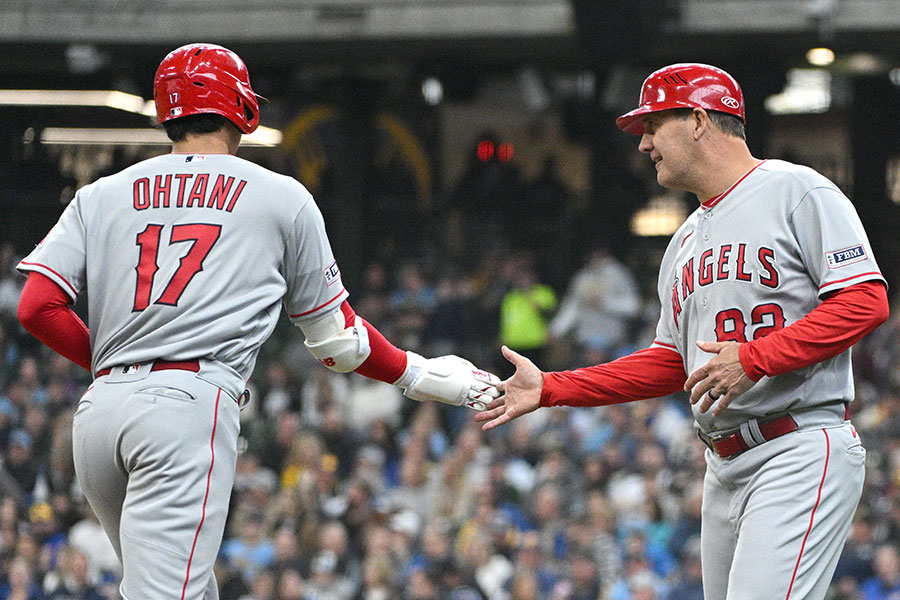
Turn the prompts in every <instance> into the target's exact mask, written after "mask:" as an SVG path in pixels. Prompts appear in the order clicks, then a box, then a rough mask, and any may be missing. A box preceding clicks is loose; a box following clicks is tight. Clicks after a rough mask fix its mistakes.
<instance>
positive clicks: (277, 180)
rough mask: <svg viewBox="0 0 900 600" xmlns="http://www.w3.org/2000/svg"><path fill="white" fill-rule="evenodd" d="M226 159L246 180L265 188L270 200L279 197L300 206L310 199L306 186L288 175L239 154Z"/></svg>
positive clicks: (310, 195)
mask: <svg viewBox="0 0 900 600" xmlns="http://www.w3.org/2000/svg"><path fill="white" fill-rule="evenodd" d="M227 160H230V161H232V162H233V164H234V165H235V166H236V168H237V169H239V170H240V172H241V174H242V175H243V176H244V178H246V179H247V181H251V182H253V183H254V186H259V188H260V189H265V190H266V196H267V197H268V199H269V200H270V201H271V200H273V199H281V200H283V201H286V202H291V203H294V204H298V205H300V206H302V205H303V204H306V203H307V202H309V201H311V200H312V194H311V193H310V192H309V190H308V189H306V186H304V185H303V184H302V183H300V182H299V181H298V180H297V179H296V178H294V177H292V176H290V175H286V174H284V173H278V172H276V171H273V170H272V169H269V168H267V167H264V166H262V165H260V164H257V163H255V162H252V161H249V160H246V159H243V158H241V157H239V156H229V157H228V158H227Z"/></svg>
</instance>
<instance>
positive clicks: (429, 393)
mask: <svg viewBox="0 0 900 600" xmlns="http://www.w3.org/2000/svg"><path fill="white" fill-rule="evenodd" d="M154 97H155V100H156V107H157V116H158V120H159V122H160V123H161V124H162V126H163V127H164V128H165V130H166V133H167V134H168V136H169V138H170V139H171V140H172V142H173V147H172V152H171V153H170V154H167V155H164V156H159V157H155V158H151V159H149V160H146V161H143V162H141V163H138V164H136V165H134V166H131V167H129V168H127V169H125V170H123V171H121V172H120V173H118V174H115V175H112V176H110V177H106V178H103V179H100V180H98V181H96V182H95V183H93V184H91V185H88V186H86V187H84V188H82V189H81V190H79V192H78V193H77V194H76V196H75V199H74V200H73V201H72V202H71V204H69V206H68V207H67V208H66V209H65V211H64V213H63V214H62V216H61V217H60V219H59V222H58V223H57V224H56V225H55V226H54V227H53V229H52V230H51V231H50V233H49V234H48V235H47V236H46V238H45V239H44V240H43V241H42V242H41V243H40V244H39V245H38V246H37V248H35V250H34V251H33V252H31V254H29V255H28V256H27V257H26V258H25V259H23V260H22V261H21V263H20V264H19V266H18V268H19V269H20V270H21V271H23V272H25V273H27V274H28V279H27V282H26V284H25V289H24V292H23V293H22V297H21V301H20V305H19V318H20V320H21V322H22V324H23V325H24V326H25V327H26V328H27V329H28V330H29V331H31V332H32V333H33V334H34V335H35V336H36V337H37V338H38V339H40V340H42V341H43V342H45V343H46V344H47V345H48V346H50V347H51V348H53V349H54V350H56V351H57V352H59V353H60V354H62V355H64V356H66V357H68V358H70V359H71V360H73V361H75V362H76V363H78V364H79V365H81V366H82V367H84V368H85V369H89V370H90V371H91V372H92V373H93V374H94V375H95V377H96V378H95V379H94V382H93V384H92V385H91V386H90V387H89V388H88V390H87V392H86V393H85V394H84V396H83V397H82V399H81V401H80V402H79V405H78V408H77V410H76V413H75V417H74V425H73V438H74V441H73V444H74V457H75V469H76V474H77V476H78V480H79V483H80V485H81V487H82V488H83V490H84V493H85V495H86V497H87V499H88V501H89V502H90V504H91V506H92V507H93V509H94V510H95V511H96V513H97V515H98V517H99V518H100V522H101V523H102V524H103V527H104V529H105V530H106V533H107V534H108V536H109V538H110V540H111V541H112V543H113V545H114V546H115V549H116V552H117V553H118V555H119V557H120V558H121V560H122V564H123V578H122V582H121V586H120V590H121V594H122V596H123V597H124V598H126V599H127V600H140V599H152V600H159V599H160V598H181V599H188V598H191V599H197V598H206V599H215V598H218V591H217V587H216V581H215V577H214V575H213V563H214V561H215V558H216V553H217V551H218V548H219V545H220V543H221V540H222V534H223V529H224V526H225V518H226V512H227V508H228V502H229V495H230V492H231V488H232V483H233V480H234V469H235V457H236V454H237V439H238V429H239V423H238V413H239V409H240V405H241V404H242V403H243V402H244V401H245V399H246V393H245V391H244V389H245V382H246V381H247V379H248V378H249V377H250V374H251V372H252V370H253V366H254V363H255V360H256V356H257V353H258V351H259V349H260V346H261V344H262V343H263V342H264V341H265V340H266V339H267V338H268V337H269V335H270V334H271V333H272V330H273V328H274V327H275V324H276V319H277V317H278V314H279V305H283V306H284V310H285V311H286V312H287V313H288V315H289V316H290V318H291V320H292V321H293V323H294V324H295V325H297V326H298V327H299V328H300V329H301V330H302V332H303V334H304V336H305V338H306V340H305V344H306V347H307V348H308V349H309V351H310V352H311V353H312V354H313V355H314V356H315V357H316V358H317V359H318V360H319V362H321V363H322V364H323V365H325V366H326V367H327V368H329V369H332V370H334V371H337V372H341V373H345V372H350V371H355V372H357V373H360V374H362V375H364V376H366V377H371V378H374V379H379V380H381V381H386V382H390V383H393V384H395V385H397V386H399V387H401V388H403V389H404V393H405V394H406V395H407V396H408V397H410V398H412V399H415V400H420V401H423V400H435V401H439V402H445V403H449V404H453V405H462V404H466V405H468V406H470V407H472V408H479V407H483V406H484V404H486V401H487V400H490V399H492V395H493V397H496V395H497V394H498V392H497V390H496V389H495V388H494V387H493V383H495V382H497V381H498V380H497V379H496V378H495V377H493V376H492V375H490V374H488V373H485V372H482V371H479V370H478V369H475V368H474V366H473V365H472V364H471V363H469V362H468V361H466V360H464V359H461V358H458V357H455V356H444V357H439V358H433V359H425V358H423V357H422V356H419V355H417V354H414V353H412V352H404V351H401V350H399V349H398V348H396V347H394V346H393V345H391V344H390V343H389V342H388V341H387V340H386V339H385V338H384V337H383V336H382V335H381V334H380V333H379V332H378V330H377V329H375V328H374V327H373V326H372V325H370V324H369V323H367V322H366V321H365V320H363V319H362V318H361V317H360V316H358V315H356V314H355V312H354V311H353V308H352V307H351V306H350V304H349V303H348V301H347V297H348V292H347V291H346V290H345V289H344V286H343V285H342V283H341V272H340V270H339V269H338V265H337V262H336V261H335V258H334V255H333V254H332V250H331V247H330V245H329V241H328V238H327V236H326V233H325V226H324V223H323V220H322V215H321V213H320V211H319V208H318V207H317V206H316V203H315V202H314V201H313V198H312V197H311V196H310V194H309V192H308V191H307V190H306V189H305V188H304V187H303V186H302V185H301V184H300V183H298V182H297V181H296V180H294V179H292V178H290V177H285V176H282V175H278V174H276V173H273V172H271V171H268V170H266V169H264V168H262V167H259V166H257V165H254V164H252V163H249V162H247V161H244V160H242V159H240V158H238V157H236V156H235V153H236V151H237V149H238V144H239V142H240V140H241V135H242V134H246V133H250V132H252V131H253V130H254V129H256V127H257V125H258V124H259V103H260V100H261V98H260V97H259V96H257V94H256V93H255V92H254V91H253V89H252V88H251V87H250V80H249V77H248V73H247V69H246V66H245V65H244V63H243V62H242V61H241V59H240V58H239V57H238V55H236V54H235V53H234V52H231V51H230V50H228V49H225V48H222V47H221V46H216V45H213V44H191V45H188V46H183V47H181V48H178V49H177V50H174V51H173V52H171V53H170V54H169V55H168V56H166V57H165V59H164V60H163V61H162V63H161V64H160V65H159V68H158V70H157V72H156V77H155V80H154ZM85 289H87V290H89V299H88V315H89V318H88V321H89V325H90V327H89V328H87V327H85V325H84V323H82V322H81V321H80V319H79V318H78V317H77V316H76V315H75V313H74V312H72V310H71V308H70V307H69V304H70V303H72V302H74V301H75V299H76V298H77V297H78V295H79V294H80V293H81V292H82V291H83V290H85Z"/></svg>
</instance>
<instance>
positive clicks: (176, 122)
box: [162, 113, 234, 142]
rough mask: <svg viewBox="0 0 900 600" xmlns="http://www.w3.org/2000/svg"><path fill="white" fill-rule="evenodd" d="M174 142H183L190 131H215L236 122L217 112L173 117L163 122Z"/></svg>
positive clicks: (167, 133) (232, 125)
mask: <svg viewBox="0 0 900 600" xmlns="http://www.w3.org/2000/svg"><path fill="white" fill-rule="evenodd" d="M162 126H163V128H164V129H165V130H166V135H168V136H169V139H170V140H172V141H173V142H183V141H184V140H185V138H187V136H188V134H190V133H213V132H215V131H219V130H220V129H222V128H223V127H225V126H231V127H234V123H232V122H231V121H229V120H228V119H226V118H225V117H223V116H222V115H217V114H215V113H200V114H196V115H188V116H186V117H178V118H177V119H171V120H169V121H166V122H165V123H163V124H162Z"/></svg>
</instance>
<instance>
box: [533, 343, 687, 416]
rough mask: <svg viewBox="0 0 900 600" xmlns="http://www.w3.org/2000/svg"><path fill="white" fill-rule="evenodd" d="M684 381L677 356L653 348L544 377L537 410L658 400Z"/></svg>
mask: <svg viewBox="0 0 900 600" xmlns="http://www.w3.org/2000/svg"><path fill="white" fill-rule="evenodd" d="M686 380H687V375H686V374H685V372H684V363H683V361H682V359H681V355H680V354H678V352H676V351H674V350H670V349H668V348H659V347H656V346H654V347H651V348H646V349H644V350H638V351H637V352H635V353H633V354H629V355H628V356H624V357H622V358H619V359H617V360H614V361H612V362H608V363H603V364H602V365H596V366H593V367H585V368H583V369H576V370H574V371H557V372H549V373H544V386H543V388H542V389H541V406H605V405H608V404H620V403H623V402H631V401H633V400H644V399H646V398H659V397H661V396H668V395H669V394H674V393H675V392H679V391H681V390H682V389H683V387H684V382H685V381H686Z"/></svg>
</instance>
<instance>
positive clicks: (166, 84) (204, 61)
mask: <svg viewBox="0 0 900 600" xmlns="http://www.w3.org/2000/svg"><path fill="white" fill-rule="evenodd" d="M153 99H154V100H155V101H156V118H157V120H158V121H159V122H160V123H165V122H166V121H168V120H170V119H175V118H178V117H186V116H188V115H196V114H200V113H215V114H217V115H222V116H223V117H225V118H226V119H228V120H229V121H231V122H232V123H234V124H235V125H236V126H237V128H238V129H240V130H241V131H242V132H244V133H253V131H254V130H255V129H256V128H257V127H258V126H259V102H260V100H262V101H265V98H263V97H262V96H258V95H257V94H256V92H254V91H253V88H251V87H250V76H249V74H248V73H247V66H246V65H245V64H244V61H242V60H241V57H240V56H238V55H237V54H235V53H234V52H232V51H231V50H229V49H227V48H223V47H222V46H216V45H215V44H188V45H187V46H182V47H181V48H177V49H175V50H173V51H172V52H170V53H169V54H168V56H166V57H165V58H164V59H163V61H162V62H161V63H160V64H159V68H158V69H157V70H156V77H155V78H154V80H153Z"/></svg>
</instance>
